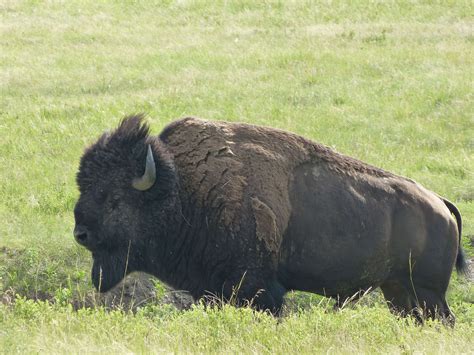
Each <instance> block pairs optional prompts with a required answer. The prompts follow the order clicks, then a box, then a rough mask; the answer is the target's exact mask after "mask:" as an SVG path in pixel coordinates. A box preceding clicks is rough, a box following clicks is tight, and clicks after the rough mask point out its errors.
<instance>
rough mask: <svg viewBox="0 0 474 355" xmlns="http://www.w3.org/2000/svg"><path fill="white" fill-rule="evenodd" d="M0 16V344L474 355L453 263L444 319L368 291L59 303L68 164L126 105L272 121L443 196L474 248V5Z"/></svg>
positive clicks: (64, 267)
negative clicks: (395, 307) (257, 301)
mask: <svg viewBox="0 0 474 355" xmlns="http://www.w3.org/2000/svg"><path fill="white" fill-rule="evenodd" d="M0 30H1V35H0V45H1V47H0V63H1V64H0V65H1V71H0V86H1V95H0V299H1V303H0V352H5V353H12V352H46V353H56V352H58V353H69V352H94V351H103V352H127V353H128V352H158V351H163V352H185V351H186V352H215V353H217V352H223V351H225V352H245V353H255V352H258V353H274V352H277V353H288V352H290V353H292V352H295V351H301V352H305V353H306V352H315V351H317V352H330V353H353V352H366V353H372V352H390V353H400V352H403V353H414V352H426V353H472V351H473V350H472V349H474V325H473V323H474V288H473V286H472V283H469V282H467V281H466V280H465V279H461V278H458V277H457V276H453V280H452V282H451V286H450V290H449V295H448V300H449V303H450V305H451V307H452V309H453V311H454V313H455V314H456V316H457V325H456V328H455V329H447V328H444V327H443V326H441V325H440V324H439V323H437V322H428V324H426V325H425V326H423V327H419V326H415V325H414V324H413V322H412V321H411V320H408V321H407V320H399V319H397V318H396V317H394V316H392V315H391V314H390V313H389V312H388V310H387V309H386V307H385V305H384V304H383V302H382V300H381V298H380V297H379V296H377V295H374V296H373V297H369V299H368V300H365V301H363V302H361V304H359V305H357V306H356V307H354V308H350V309H344V310H343V311H341V312H333V311H331V303H330V302H328V301H325V300H321V298H319V297H312V296H308V295H304V294H296V295H292V296H290V297H292V298H293V299H294V300H295V301H294V302H295V304H296V306H294V307H292V308H291V309H289V310H288V311H287V316H286V317H284V318H283V319H281V320H277V319H274V318H272V317H270V316H269V315H267V314H259V313H254V312H252V311H250V310H249V309H239V310H237V309H234V308H232V307H224V309H222V310H205V309H204V308H203V307H200V306H198V307H194V308H193V309H192V310H189V311H177V310H174V309H173V308H172V307H170V306H165V305H160V304H153V305H148V306H145V307H143V308H141V309H140V310H139V311H138V312H137V313H135V314H133V313H127V312H124V311H120V310H116V311H112V312H107V311H105V310H104V309H102V308H97V309H82V310H79V311H76V310H74V309H73V307H72V303H73V301H74V299H75V298H77V297H81V295H84V294H86V293H87V292H90V290H91V289H92V285H91V282H90V277H89V271H90V266H91V259H90V256H89V254H88V252H86V251H85V250H83V249H82V248H80V247H79V246H77V245H76V244H75V242H74V240H73V238H72V229H73V225H74V220H73V215H72V209H73V207H74V203H75V201H76V199H77V197H78V191H77V189H76V185H75V173H76V170H77V167H78V161H79V158H80V156H81V154H82V151H83V149H84V147H85V146H86V145H88V144H89V143H91V142H93V141H94V139H95V138H96V137H97V136H98V135H99V134H100V133H101V132H102V131H103V130H105V129H109V128H113V127H115V126H116V124H117V123H118V122H119V120H120V119H121V118H122V117H123V116H124V115H126V114H129V113H136V112H146V113H147V114H148V116H149V121H150V123H151V126H152V129H153V132H154V133H158V132H159V131H160V129H161V128H162V127H163V126H164V125H166V124H167V123H168V122H170V121H171V120H173V119H176V118H180V117H183V116H187V115H193V116H198V117H203V118H209V119H214V120H228V121H243V122H249V123H255V124H262V125H267V126H272V127H277V128H282V129H285V130H289V131H292V132H295V133H298V134H301V135H304V136H306V137H309V138H312V139H314V140H317V141H319V142H322V143H324V144H326V145H329V146H331V147H333V148H335V149H336V150H338V151H340V152H342V153H345V154H349V155H352V156H354V157H357V158H359V159H361V160H364V161H367V162H369V163H371V164H373V165H376V166H380V167H382V168H385V169H387V170H390V171H393V172H395V173H398V174H401V175H405V176H408V177H411V178H413V179H415V180H417V181H418V182H420V183H422V184H423V185H425V186H426V187H428V188H430V189H432V190H434V191H436V192H438V193H439V194H441V195H443V196H445V197H447V198H449V199H450V200H452V201H454V202H455V203H456V205H457V206H458V207H459V209H460V210H461V213H462V215H463V218H464V232H463V234H464V235H463V244H464V247H465V249H466V251H467V253H468V256H469V257H470V258H472V256H473V254H474V248H473V244H474V202H473V199H474V118H473V117H474V100H473V99H474V97H473V96H474V91H473V78H474V59H473V58H474V50H473V49H474V18H473V5H472V2H471V1H451V2H435V1H433V2H431V1H411V2H403V3H402V2H392V1H390V2H389V1H387V2H372V1H371V2H369V1H351V2H349V1H331V2H303V1H294V2H285V1H264V2H263V1H262V2H254V1H239V2H234V1H217V2H214V1H207V2H206V1H160V2H158V1H153V2H152V1H123V2H120V4H119V2H112V1H100V2H97V1H65V2H63V1H34V0H31V1H10V0H7V1H2V2H1V3H0ZM15 295H17V296H15ZM37 299H46V300H49V301H48V302H42V301H35V300H37Z"/></svg>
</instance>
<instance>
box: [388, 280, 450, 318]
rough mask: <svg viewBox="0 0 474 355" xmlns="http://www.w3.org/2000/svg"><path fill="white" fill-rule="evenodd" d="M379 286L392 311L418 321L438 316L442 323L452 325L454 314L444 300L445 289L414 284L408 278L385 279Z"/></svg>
mask: <svg viewBox="0 0 474 355" xmlns="http://www.w3.org/2000/svg"><path fill="white" fill-rule="evenodd" d="M380 288H381V289H382V292H383V295H384V297H385V299H386V301H387V304H388V307H389V308H390V310H391V311H392V312H393V313H395V314H397V315H401V316H403V317H406V316H414V317H415V319H416V320H417V321H418V322H419V323H423V321H424V319H427V318H430V319H438V318H439V319H441V321H442V322H443V323H444V324H447V325H450V326H453V325H454V322H455V318H454V314H453V313H452V312H451V310H450V309H449V306H448V304H447V302H446V299H445V291H440V290H434V289H431V288H428V287H422V286H416V285H414V284H413V283H412V282H410V280H391V281H386V282H385V283H384V284H383V285H381V286H380Z"/></svg>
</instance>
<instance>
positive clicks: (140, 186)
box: [132, 145, 156, 191]
mask: <svg viewBox="0 0 474 355" xmlns="http://www.w3.org/2000/svg"><path fill="white" fill-rule="evenodd" d="M155 180H156V166H155V160H154V159H153V153H152V152H151V146H150V145H148V152H147V154H146V167H145V173H144V174H143V176H141V177H139V178H135V179H133V181H132V186H133V187H134V188H135V189H137V190H140V191H145V190H148V189H149V188H150V187H152V186H153V184H154V183H155Z"/></svg>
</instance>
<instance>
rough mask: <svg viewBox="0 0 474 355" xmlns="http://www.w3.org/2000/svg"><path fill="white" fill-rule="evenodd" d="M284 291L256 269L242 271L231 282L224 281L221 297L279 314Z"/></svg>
mask: <svg viewBox="0 0 474 355" xmlns="http://www.w3.org/2000/svg"><path fill="white" fill-rule="evenodd" d="M226 285H229V286H230V287H229V286H226ZM286 291H287V290H286V289H285V288H284V287H283V286H282V285H281V284H280V283H279V282H278V281H277V280H276V279H274V278H270V279H268V280H265V279H263V278H262V276H261V273H260V272H258V271H253V272H250V271H244V272H242V273H240V274H239V276H238V277H236V278H235V279H234V280H233V281H232V282H226V284H225V285H224V287H223V298H224V300H226V301H228V302H230V303H231V304H234V305H236V306H238V307H246V306H250V307H252V308H253V309H255V310H258V311H270V312H271V313H272V314H273V315H275V316H279V315H280V313H281V309H282V306H283V298H284V296H285V293H286Z"/></svg>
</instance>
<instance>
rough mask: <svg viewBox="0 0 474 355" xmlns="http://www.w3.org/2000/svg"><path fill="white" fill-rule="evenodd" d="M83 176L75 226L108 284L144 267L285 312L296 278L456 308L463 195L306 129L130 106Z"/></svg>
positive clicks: (445, 311) (409, 308) (345, 294)
mask: <svg viewBox="0 0 474 355" xmlns="http://www.w3.org/2000/svg"><path fill="white" fill-rule="evenodd" d="M77 184H78V187H79V191H80V197H79V200H78V202H77V204H76V206H75V209H74V216H75V222H76V224H75V228H74V237H75V239H76V241H77V242H78V243H79V244H81V245H82V246H84V247H86V248H87V249H88V250H89V251H90V252H91V253H92V257H93V266H92V280H93V283H94V285H95V287H96V288H97V289H98V290H99V291H103V292H105V291H107V290H109V289H111V288H112V287H113V286H115V285H116V284H117V283H119V282H120V281H121V280H122V279H123V278H124V277H125V276H126V275H127V274H128V273H130V272H132V271H143V272H146V273H149V274H152V275H154V276H156V277H157V278H159V279H160V280H162V281H163V282H165V283H167V284H168V285H170V286H172V287H173V288H176V289H181V290H187V291H188V292H189V293H190V294H191V295H192V296H193V297H194V298H195V299H200V298H203V297H205V296H206V295H216V296H219V297H221V298H222V299H226V300H228V299H230V298H232V299H234V300H236V303H237V305H242V304H248V302H250V303H251V305H252V306H253V307H254V308H255V309H258V310H269V311H271V312H273V313H274V314H278V313H279V311H280V309H281V307H282V304H283V297H284V295H285V293H286V292H287V291H289V290H302V291H309V292H313V293H317V294H321V295H325V296H328V297H331V298H334V299H335V300H337V302H339V303H340V302H344V300H346V299H348V298H351V297H352V299H353V298H354V295H356V296H357V295H358V294H361V293H364V292H366V291H367V290H372V289H374V288H377V287H380V288H381V289H382V292H383V295H384V297H385V299H386V300H387V303H388V305H389V307H390V309H391V310H393V311H394V312H396V313H397V314H404V315H409V314H414V313H416V314H418V317H419V318H423V316H429V317H438V316H440V317H442V318H443V319H447V320H450V321H451V322H453V321H454V317H453V315H452V313H451V311H450V310H449V307H448V304H447V302H446V298H445V294H446V289H447V287H448V283H449V279H450V276H451V272H452V269H453V266H454V264H456V267H457V270H458V271H459V272H465V271H466V268H467V263H466V260H465V257H464V255H463V251H462V249H461V244H460V237H461V216H460V213H459V211H458V209H457V208H456V207H455V206H454V205H453V204H452V203H451V202H449V201H448V200H446V199H444V198H442V197H440V196H438V195H437V194H435V193H434V192H431V191H429V190H427V189H426V188H424V187H423V186H421V185H420V184H418V183H416V182H415V181H413V180H410V179H407V178H404V177H401V176H398V175H395V174H392V173H390V172H387V171H384V170H382V169H379V168H376V167H373V166H371V165H368V164H365V163H363V162H361V161H359V160H356V159H353V158H350V157H348V156H345V155H342V154H339V153H337V152H335V151H333V150H332V149H330V148H328V147H326V146H324V145H322V144H318V143H315V142H312V141H310V140H308V139H305V138H303V137H300V136H297V135H295V134H292V133H288V132H285V131H281V130H276V129H272V128H266V127H259V126H254V125H248V124H238V123H226V122H212V121H206V120H201V119H197V118H185V119H181V120H178V121H175V122H173V123H171V124H170V125H168V126H167V127H166V128H165V129H164V130H163V131H162V132H161V134H160V135H159V136H153V135H150V132H149V126H148V124H147V123H146V122H145V121H144V118H143V116H142V115H134V116H129V117H126V118H124V119H123V120H122V121H121V123H120V125H119V126H118V128H117V129H116V130H115V131H113V132H109V133H104V134H103V135H102V136H101V137H100V138H99V139H98V140H97V142H96V143H94V144H93V145H92V146H90V147H89V148H87V149H86V150H85V152H84V154H83V156H82V158H81V161H80V166H79V171H78V174H77ZM452 215H454V217H455V218H453V217H452ZM356 296H355V297H356ZM420 310H421V312H422V313H420Z"/></svg>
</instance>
